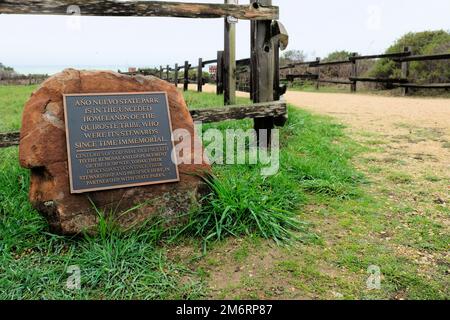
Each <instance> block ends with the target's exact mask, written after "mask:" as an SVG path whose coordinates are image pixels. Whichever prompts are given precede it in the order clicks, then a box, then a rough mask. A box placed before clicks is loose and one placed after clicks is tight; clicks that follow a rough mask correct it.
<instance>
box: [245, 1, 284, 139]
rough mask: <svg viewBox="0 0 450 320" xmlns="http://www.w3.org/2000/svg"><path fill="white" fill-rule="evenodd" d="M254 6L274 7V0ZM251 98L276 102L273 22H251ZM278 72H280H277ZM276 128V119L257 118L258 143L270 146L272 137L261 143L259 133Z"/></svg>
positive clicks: (255, 126) (269, 117)
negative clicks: (262, 130)
mask: <svg viewBox="0 0 450 320" xmlns="http://www.w3.org/2000/svg"><path fill="white" fill-rule="evenodd" d="M251 2H252V4H255V3H259V4H263V5H268V6H269V5H272V0H258V1H257V0H251ZM250 33H251V37H252V38H251V74H252V75H251V79H252V80H251V81H252V85H251V90H252V93H251V97H252V99H253V102H254V103H261V102H268V101H273V100H274V90H273V88H274V79H275V76H274V74H275V69H274V68H275V57H274V52H273V51H274V45H275V44H274V40H273V38H272V21H271V20H265V21H252V22H251V32H250ZM277 71H278V70H277ZM274 127H275V118H274V117H272V116H267V117H264V118H260V117H258V118H255V121H254V129H255V130H256V131H257V132H258V143H261V145H266V146H267V145H270V138H271V135H270V134H268V135H267V141H261V139H260V138H261V137H260V136H259V131H260V130H261V129H264V130H269V131H270V130H272V129H273V128H274Z"/></svg>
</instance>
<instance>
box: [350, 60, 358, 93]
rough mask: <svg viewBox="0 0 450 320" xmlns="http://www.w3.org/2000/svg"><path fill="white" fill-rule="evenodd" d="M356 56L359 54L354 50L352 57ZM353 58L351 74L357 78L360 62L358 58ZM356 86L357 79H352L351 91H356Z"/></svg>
mask: <svg viewBox="0 0 450 320" xmlns="http://www.w3.org/2000/svg"><path fill="white" fill-rule="evenodd" d="M356 56H358V54H357V53H356V52H353V53H352V56H351V58H355V57H356ZM351 58H350V60H351V61H352V74H351V76H352V77H353V78H356V77H358V64H357V60H355V59H351ZM356 87H357V81H352V84H351V86H350V92H356Z"/></svg>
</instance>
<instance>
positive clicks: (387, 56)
mask: <svg viewBox="0 0 450 320" xmlns="http://www.w3.org/2000/svg"><path fill="white" fill-rule="evenodd" d="M410 55H411V52H409V51H407V52H397V53H385V54H374V55H368V56H352V57H350V58H349V60H350V61H355V60H371V59H393V58H402V57H407V56H410Z"/></svg>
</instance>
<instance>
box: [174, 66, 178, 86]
mask: <svg viewBox="0 0 450 320" xmlns="http://www.w3.org/2000/svg"><path fill="white" fill-rule="evenodd" d="M173 80H174V83H175V87H177V88H178V63H175V76H174V77H173Z"/></svg>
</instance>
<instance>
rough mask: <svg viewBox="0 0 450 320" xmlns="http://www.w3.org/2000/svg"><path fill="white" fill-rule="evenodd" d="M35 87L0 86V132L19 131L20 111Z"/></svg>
mask: <svg viewBox="0 0 450 320" xmlns="http://www.w3.org/2000/svg"><path fill="white" fill-rule="evenodd" d="M36 87H37V86H0V106H1V115H2V116H1V117H0V132H8V131H15V130H18V129H20V124H21V121H22V109H23V105H24V104H25V102H26V101H27V100H28V98H29V97H30V96H31V94H32V93H33V91H34V90H35V89H36Z"/></svg>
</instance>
